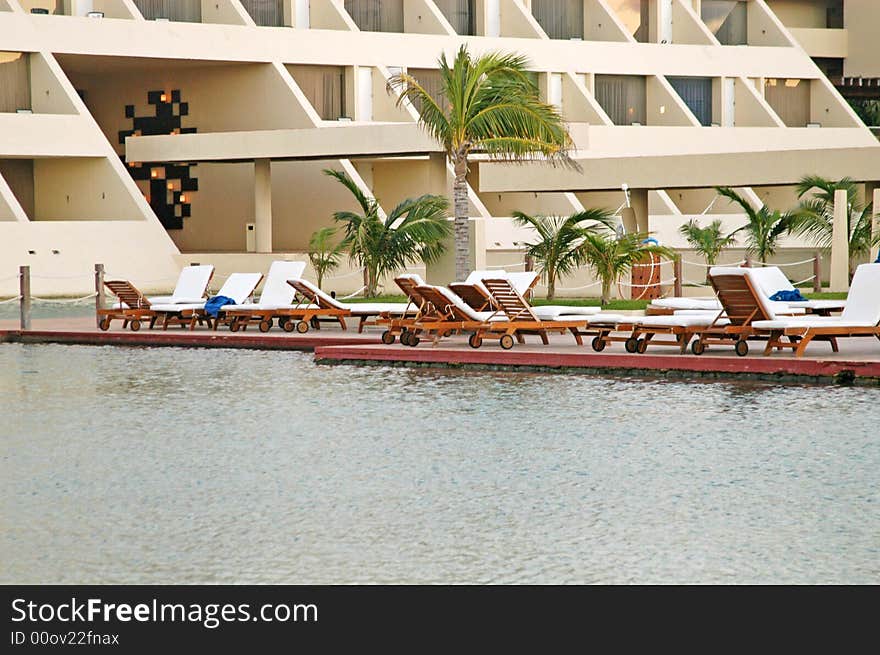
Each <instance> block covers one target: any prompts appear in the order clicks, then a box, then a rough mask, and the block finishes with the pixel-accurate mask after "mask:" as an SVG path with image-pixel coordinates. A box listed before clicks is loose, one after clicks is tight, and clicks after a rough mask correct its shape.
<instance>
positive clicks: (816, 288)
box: [813, 250, 822, 293]
mask: <svg viewBox="0 0 880 655" xmlns="http://www.w3.org/2000/svg"><path fill="white" fill-rule="evenodd" d="M813 293H822V253H821V252H820V251H818V250H817V251H816V253H815V255H814V257H813Z"/></svg>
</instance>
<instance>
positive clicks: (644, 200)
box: [629, 189, 651, 232]
mask: <svg viewBox="0 0 880 655" xmlns="http://www.w3.org/2000/svg"><path fill="white" fill-rule="evenodd" d="M629 205H630V207H632V208H633V211H634V212H635V214H636V230H637V231H639V232H650V231H651V228H650V226H649V224H648V190H647V189H631V190H630V192H629Z"/></svg>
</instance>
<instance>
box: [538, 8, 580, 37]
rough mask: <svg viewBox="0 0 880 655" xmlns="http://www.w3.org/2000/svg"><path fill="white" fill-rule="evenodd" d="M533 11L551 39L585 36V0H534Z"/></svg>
mask: <svg viewBox="0 0 880 655" xmlns="http://www.w3.org/2000/svg"><path fill="white" fill-rule="evenodd" d="M532 13H533V14H534V16H535V20H537V21H538V23H539V24H540V25H541V27H543V28H544V31H545V32H546V33H547V36H549V37H550V38H551V39H582V38H584V2H583V0H532Z"/></svg>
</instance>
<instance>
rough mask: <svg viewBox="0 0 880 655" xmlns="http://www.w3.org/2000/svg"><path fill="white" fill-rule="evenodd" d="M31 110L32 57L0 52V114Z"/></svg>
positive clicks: (19, 53) (18, 53)
mask: <svg viewBox="0 0 880 655" xmlns="http://www.w3.org/2000/svg"><path fill="white" fill-rule="evenodd" d="M30 108H31V76H30V57H29V55H27V54H24V53H21V52H0V112H16V111H18V110H19V109H26V110H30Z"/></svg>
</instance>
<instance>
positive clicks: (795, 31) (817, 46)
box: [788, 27, 849, 59]
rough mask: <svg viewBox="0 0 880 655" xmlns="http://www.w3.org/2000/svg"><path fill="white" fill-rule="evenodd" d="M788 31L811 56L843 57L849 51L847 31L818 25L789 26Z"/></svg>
mask: <svg viewBox="0 0 880 655" xmlns="http://www.w3.org/2000/svg"><path fill="white" fill-rule="evenodd" d="M788 31H789V32H791V35H792V36H793V37H794V38H795V40H796V41H797V42H798V43H799V44H800V46H801V47H802V48H803V49H804V50H805V51H806V52H807V54H808V55H810V56H811V57H829V58H831V57H834V58H839V59H844V58H846V57H847V55H848V52H849V32H848V31H847V30H845V29H841V30H832V29H827V28H818V27H790V28H789V30H788Z"/></svg>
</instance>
